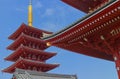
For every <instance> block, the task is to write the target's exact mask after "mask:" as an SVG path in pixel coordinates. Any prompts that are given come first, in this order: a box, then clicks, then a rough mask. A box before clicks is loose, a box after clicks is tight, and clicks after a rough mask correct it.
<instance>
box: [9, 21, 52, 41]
mask: <svg viewBox="0 0 120 79" xmlns="http://www.w3.org/2000/svg"><path fill="white" fill-rule="evenodd" d="M31 32H33V33H35V34H38V35H39V36H40V37H43V36H42V33H46V34H52V32H48V31H44V30H40V29H38V28H35V27H29V26H28V25H26V24H24V23H23V24H22V25H21V26H20V27H19V28H18V29H17V30H16V31H15V32H14V33H13V34H12V35H10V36H9V37H8V38H9V39H12V40H15V39H17V38H18V37H19V36H20V34H21V33H27V34H29V33H31ZM40 37H39V38H40Z"/></svg>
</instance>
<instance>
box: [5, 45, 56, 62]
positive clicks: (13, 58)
mask: <svg viewBox="0 0 120 79" xmlns="http://www.w3.org/2000/svg"><path fill="white" fill-rule="evenodd" d="M23 52H25V53H23ZM23 54H25V55H29V54H34V55H36V56H38V55H39V56H44V57H43V59H42V60H47V59H49V58H51V57H53V56H55V55H56V54H57V53H51V52H45V51H42V50H37V49H33V48H29V47H26V46H20V47H18V48H17V50H16V51H15V52H13V53H12V54H11V55H9V56H8V57H6V58H5V60H8V61H13V62H15V61H16V60H17V59H19V58H20V56H21V55H23Z"/></svg>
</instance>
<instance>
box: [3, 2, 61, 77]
mask: <svg viewBox="0 0 120 79" xmlns="http://www.w3.org/2000/svg"><path fill="white" fill-rule="evenodd" d="M28 11H29V12H28V25H26V24H24V23H23V24H22V25H20V27H19V28H18V29H17V30H16V31H15V32H14V33H13V34H11V35H10V36H9V37H8V38H9V39H11V40H13V41H14V42H13V43H12V44H11V45H9V46H8V47H7V49H9V50H12V51H14V52H13V53H12V54H11V55H9V56H8V57H6V58H5V60H7V61H12V62H15V63H14V64H12V65H11V66H9V67H8V68H6V69H4V70H3V72H7V73H14V72H15V71H16V69H23V70H31V71H36V72H47V71H49V70H52V69H54V68H56V67H58V66H59V64H47V63H46V60H48V59H49V58H51V57H53V56H55V55H56V53H53V52H46V51H44V50H45V49H46V48H48V47H49V46H47V45H46V42H45V41H44V40H42V38H43V37H44V36H45V35H50V34H52V32H48V31H44V30H40V29H38V28H35V27H33V25H32V1H31V0H30V4H29V7H28ZM15 79H16V78H15Z"/></svg>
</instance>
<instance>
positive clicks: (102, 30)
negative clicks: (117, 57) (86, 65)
mask: <svg viewBox="0 0 120 79" xmlns="http://www.w3.org/2000/svg"><path fill="white" fill-rule="evenodd" d="M119 33H120V1H119V0H112V2H111V3H109V4H108V5H106V6H104V8H102V9H99V10H97V11H95V12H93V13H91V14H88V15H87V16H86V17H84V18H82V19H80V20H79V21H77V22H76V23H74V24H72V25H71V26H69V27H67V28H65V29H63V30H62V31H60V32H58V33H56V34H54V35H52V36H49V37H47V38H45V39H44V40H46V42H48V43H50V44H51V45H53V46H57V47H59V48H63V49H66V50H70V51H73V52H76V53H80V54H84V55H88V56H92V57H96V58H101V59H105V60H110V61H114V59H113V54H114V52H113V51H115V49H116V48H118V47H115V46H117V43H118V44H119V42H120V40H119V41H118V42H117V41H116V40H118V39H119V35H120V34H119Z"/></svg>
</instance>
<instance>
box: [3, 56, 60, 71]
mask: <svg viewBox="0 0 120 79" xmlns="http://www.w3.org/2000/svg"><path fill="white" fill-rule="evenodd" d="M58 66H59V64H46V63H43V62H37V61H33V60H27V59H22V58H21V59H19V60H17V61H16V62H15V63H14V64H13V65H11V66H10V67H8V68H6V69H4V70H3V71H2V72H7V73H13V72H14V71H15V69H16V68H20V69H25V70H29V67H30V68H31V67H33V68H35V70H37V71H40V72H47V71H49V70H51V69H54V68H56V67H58ZM33 68H31V70H34V69H33Z"/></svg>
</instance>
